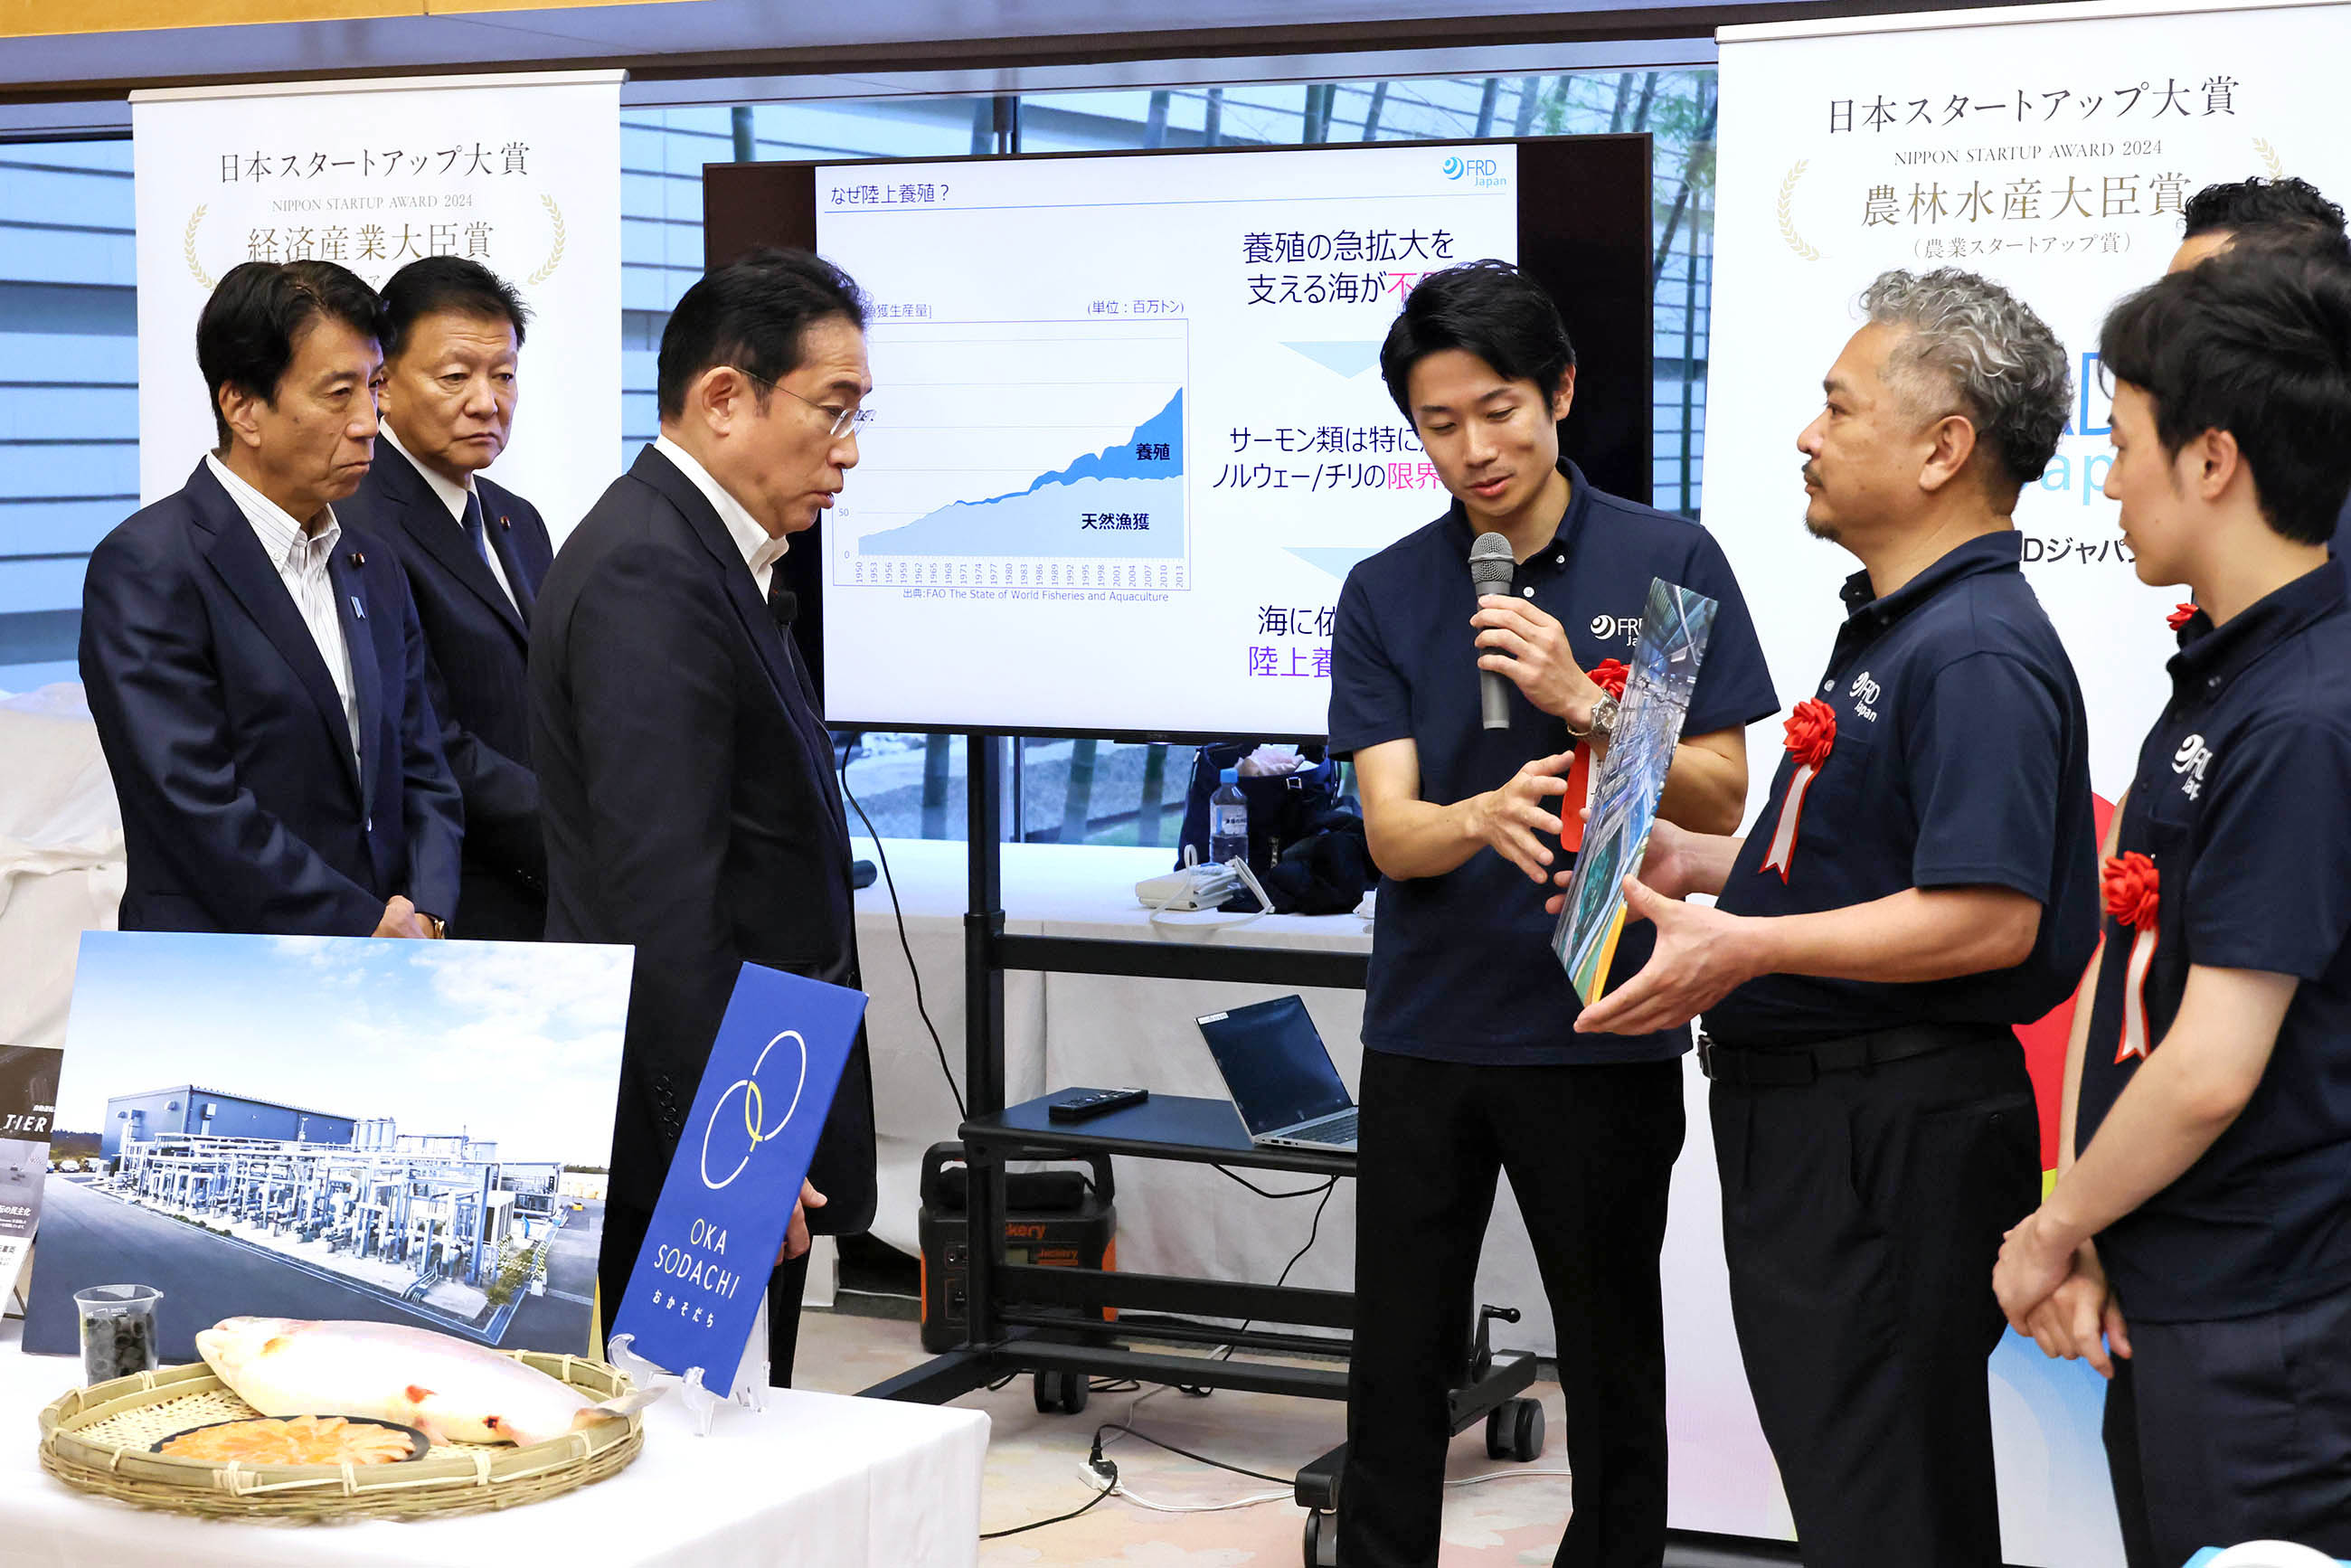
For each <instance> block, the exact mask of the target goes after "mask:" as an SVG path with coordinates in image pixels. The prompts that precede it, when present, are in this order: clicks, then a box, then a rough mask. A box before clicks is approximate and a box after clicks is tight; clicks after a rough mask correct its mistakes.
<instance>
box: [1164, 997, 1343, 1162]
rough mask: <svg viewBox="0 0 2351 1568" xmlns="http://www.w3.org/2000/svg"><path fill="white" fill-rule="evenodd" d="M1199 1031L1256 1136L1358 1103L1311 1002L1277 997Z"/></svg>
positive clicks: (1213, 1018) (1217, 1017)
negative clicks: (1335, 1063) (1318, 1024)
mask: <svg viewBox="0 0 2351 1568" xmlns="http://www.w3.org/2000/svg"><path fill="white" fill-rule="evenodd" d="M1200 1032H1201V1033H1202V1034H1203V1035H1205V1036H1207V1040H1208V1049H1209V1050H1210V1051H1213V1052H1215V1053H1216V1058H1217V1069H1218V1070H1219V1071H1222V1072H1223V1073H1224V1075H1225V1086H1226V1087H1227V1088H1228V1089H1229V1090H1231V1091H1232V1094H1233V1104H1234V1105H1235V1106H1236V1107H1237V1108H1238V1110H1239V1111H1240V1113H1241V1121H1242V1122H1243V1123H1244V1124H1246V1125H1247V1126H1248V1128H1249V1135H1250V1136H1251V1137H1262V1136H1263V1135H1264V1134H1268V1133H1278V1132H1280V1130H1281V1129H1282V1128H1284V1127H1294V1126H1296V1125H1297V1124H1299V1123H1301V1122H1310V1121H1312V1120H1313V1119H1314V1118H1316V1117H1317V1116H1328V1115H1330V1114H1332V1113H1334V1112H1338V1111H1344V1110H1346V1109H1347V1108H1348V1107H1349V1106H1350V1105H1353V1103H1354V1099H1353V1096H1351V1095H1350V1094H1348V1092H1347V1086H1346V1084H1345V1083H1343V1082H1341V1081H1340V1078H1339V1070H1338V1069H1337V1068H1335V1067H1333V1066H1332V1065H1331V1052H1330V1051H1328V1050H1326V1049H1325V1048H1324V1046H1323V1044H1322V1036H1321V1035H1320V1034H1318V1033H1316V1032H1315V1030H1314V1020H1313V1019H1311V1018H1309V1017H1308V1016H1307V1015H1306V1004H1305V1003H1304V1002H1303V1001H1301V1000H1300V999H1299V998H1296V997H1276V998H1274V999H1273V1000H1271V1001H1270V1002H1254V1003H1251V1004H1250V1005H1249V1006H1248V1007H1245V1008H1235V1009H1232V1010H1231V1011H1230V1012H1222V1013H1210V1014H1209V1015H1208V1016H1207V1018H1204V1019H1201V1020H1200Z"/></svg>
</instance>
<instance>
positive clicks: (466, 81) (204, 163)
mask: <svg viewBox="0 0 2351 1568" xmlns="http://www.w3.org/2000/svg"><path fill="white" fill-rule="evenodd" d="M621 78H622V73H621V72H618V71H568V72H539V73H531V74H527V75H502V76H479V77H440V78H385V79H382V80H366V81H328V82H299V83H296V82H287V83H270V84H262V85H258V86H246V87H230V88H217V89H215V88H206V89H169V90H161V91H153V92H141V93H134V94H132V95H131V135H132V140H133V143H134V146H133V152H132V162H133V167H134V169H135V172H136V177H137V183H138V184H137V193H136V197H135V205H136V210H137V225H138V246H137V248H138V268H139V278H138V281H139V426H140V449H139V495H140V500H141V504H142V505H144V504H147V503H151V502H153V501H155V500H158V499H160V498H161V497H163V496H166V495H169V494H170V493H171V492H172V491H174V490H176V489H178V488H179V487H180V486H182V485H183V484H185V483H186V482H187V477H188V470H189V469H190V468H191V467H193V465H194V464H195V461H196V459H197V457H198V455H201V454H202V453H203V452H204V451H206V450H207V449H209V448H211V447H212V446H213V444H214V427H213V420H212V413H211V408H210V405H209V402H208V398H207V394H206V392H205V388H204V377H203V376H202V374H201V373H199V371H197V368H196V363H195V354H194V351H193V350H194V344H195V327H196V318H197V315H198V314H199V313H200V312H201V311H202V310H203V309H204V301H205V300H206V299H208V298H210V297H211V295H212V291H213V289H214V287H215V286H216V285H217V284H218V283H219V281H220V279H221V277H223V276H224V275H225V274H226V273H227V272H228V270H229V269H230V268H231V267H235V266H236V265H238V264H239V263H240V262H247V261H268V262H287V261H331V262H336V263H339V264H340V265H341V266H344V267H349V268H350V269H351V270H352V271H353V272H355V273H357V274H359V276H360V277H362V278H364V279H365V280H366V281H367V282H368V283H369V284H370V285H371V286H373V287H381V286H382V284H383V283H384V281H385V280H386V279H387V278H389V277H391V276H392V274H393V273H394V272H397V271H398V270H399V269H400V268H401V267H404V266H406V265H407V264H408V263H410V262H412V261H414V260H417V259H418V258H420V257H423V256H465V257H469V258H471V259H473V260H475V261H478V262H480V263H482V264H483V265H484V266H486V267H488V268H490V270H491V271H493V272H495V273H496V274H497V275H498V276H499V277H503V278H505V279H506V280H507V282H509V283H511V284H513V285H514V286H515V287H517V289H519V290H520V291H521V293H522V297H523V300H524V303H525V304H526V305H528V307H529V308H530V311H531V322H530V326H529V329H528V331H527V332H526V334H525V342H524V350H523V355H522V362H521V370H520V380H519V389H520V394H521V395H520V400H519V407H518V412H517V415H516V418H515V423H514V432H513V436H512V439H511V441H510V442H509V444H508V445H507V449H506V451H505V452H504V453H503V454H501V455H500V456H499V458H498V461H497V464H496V468H495V470H494V472H493V474H492V477H494V478H496V480H497V481H498V482H499V483H500V484H502V485H504V486H507V488H508V489H511V490H514V491H516V492H517V494H520V495H522V496H524V497H528V499H529V500H530V501H532V502H533V503H534V504H536V505H537V506H538V508H539V510H540V512H541V513H543V514H544V515H545V517H546V518H547V521H548V525H549V528H550V529H552V530H553V532H554V534H555V538H556V540H557V542H558V543H560V542H561V540H562V538H563V535H564V534H565V533H566V532H567V531H568V530H569V528H570V526H571V525H572V523H573V522H575V521H577V520H578V518H579V517H580V515H581V514H582V513H583V512H585V511H586V510H587V509H588V507H590V505H591V504H592V503H593V502H594V500H595V498H596V497H597V496H598V495H599V494H601V492H602V490H603V487H604V486H605V485H606V484H607V483H609V482H610V480H611V477H612V476H613V475H614V474H615V473H616V472H617V471H618V470H617V468H616V465H617V464H618V463H619V462H620V459H621V394H620V387H621V340H620V335H619V330H618V328H619V318H620V310H621V133H620V112H621V103H620V84H621Z"/></svg>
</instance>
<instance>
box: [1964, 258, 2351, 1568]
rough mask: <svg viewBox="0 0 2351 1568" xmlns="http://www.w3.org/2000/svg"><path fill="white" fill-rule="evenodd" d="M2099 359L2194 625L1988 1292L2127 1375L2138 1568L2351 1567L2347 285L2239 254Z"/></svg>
mask: <svg viewBox="0 0 2351 1568" xmlns="http://www.w3.org/2000/svg"><path fill="white" fill-rule="evenodd" d="M2099 350H2100V355H2101V358H2102V359H2103V360H2104V361H2105V369H2106V371H2108V373H2110V374H2111V375H2112V376H2113V377H2114V378H2115V382H2116V385H2115V399H2114V409H2115V412H2114V420H2113V437H2112V439H2113V442H2114V446H2115V462H2114V467H2113V468H2112V469H2111V470H2110V471H2109V473H2108V475H2107V477H2106V494H2107V495H2108V496H2110V497H2113V498H2115V499H2116V501H2119V502H2120V503H2121V506H2122V517H2121V521H2122V529H2123V534H2124V537H2125V538H2126V539H2128V541H2129V542H2130V546H2131V549H2132V551H2133V552H2134V555H2135V557H2136V566H2137V572H2138V575H2139V578H2140V580H2142V581H2146V582H2149V583H2185V584H2187V585H2188V586H2189V588H2190V589H2191V591H2193V593H2194V596H2195V601H2196V603H2197V604H2198V605H2199V606H2200V607H2201V608H2200V610H2199V612H2198V613H2196V614H2195V615H2194V616H2193V617H2192V618H2190V619H2189V621H2188V622H2186V623H2185V624H2183V625H2182V626H2181V627H2180V628H2179V644H2180V647H2179V653H2178V654H2177V655H2175V656H2174V657H2173V659H2172V661H2171V664H2170V672H2171V680H2172V695H2171V700H2170V702H2169V703H2168V705H2167V706H2165V708H2164V711H2163V716H2162V717H2161V718H2160V719H2158V721H2157V723H2156V727H2155V728H2154V729H2153V730H2151V731H2150V732H2149V733H2148V735H2147V743H2146V745H2145V746H2144V747H2141V748H2140V752H2139V765H2138V772H2137V777H2136V778H2135V779H2133V781H2132V784H2131V788H2130V793H2129V797H2128V799H2127V801H2126V804H2125V806H2124V809H2123V810H2122V813H2121V816H2120V819H2119V823H2118V826H2117V829H2116V844H2115V845H2114V846H2113V847H2114V849H2116V851H2117V852H2116V853H2115V854H2113V856H2112V857H2111V858H2109V859H2108V860H2107V861H2106V862H2105V904H2106V912H2107V915H2108V920H2107V924H2106V925H2105V943H2104V946H2103V947H2102V949H2101V952H2100V956H2099V958H2098V959H2097V961H2096V963H2095V967H2094V968H2093V970H2092V976H2091V979H2090V981H2089V991H2090V995H2091V997H2092V998H2093V1002H2092V1005H2091V1006H2090V1007H2088V1008H2085V1009H2082V1010H2081V1011H2080V1012H2078V1013H2077V1014H2076V1015H2075V1026H2074V1036H2073V1040H2072V1042H2071V1049H2070V1051H2069V1052H2068V1056H2067V1061H2066V1121H2067V1125H2066V1127H2065V1136H2064V1140H2063V1147H2064V1150H2065V1153H2066V1159H2065V1162H2064V1170H2063V1171H2062V1172H2061V1174H2060V1176H2059V1178H2058V1181H2057V1185H2056V1187H2055V1189H2054V1190H2053V1191H2052V1192H2051V1194H2050V1196H2049V1198H2048V1200H2047V1201H2046V1202H2045V1203H2043V1205H2042V1207H2040V1209H2039V1210H2038V1211H2037V1212H2035V1213H2034V1214H2033V1215H2032V1217H2031V1218H2028V1219H2027V1220H2025V1222H2024V1223H2023V1224H2022V1225H2020V1226H2018V1227H2017V1228H2016V1229H2015V1230H2014V1231H2013V1232H2012V1233H2011V1235H2010V1237H2009V1239H2008V1243H2007V1245H2006V1247H2005V1248H2003V1249H2002V1250H2001V1260H2000V1268H1999V1270H1998V1272H1997V1274H1996V1275H1995V1277H1994V1284H1995V1285H1996V1287H1997V1288H1998V1290H1999V1292H2000V1297H2001V1305H2002V1306H2003V1307H2004V1308H2005V1309H2006V1311H2007V1312H2008V1314H2009V1319H2010V1321H2011V1322H2013V1323H2014V1324H2016V1326H2017V1327H2018V1328H2019V1329H2020V1330H2022V1331H2023V1332H2025V1333H2031V1334H2032V1336H2033V1337H2034V1338H2035V1339H2036V1340H2038V1341H2039V1342H2040V1343H2041V1345H2042V1348H2043V1349H2044V1350H2046V1351H2048V1352H2049V1353H2050V1354H2053V1355H2066V1356H2076V1355H2085V1356H2087V1357H2089V1358H2090V1359H2091V1361H2092V1362H2093V1363H2094V1364H2095V1365H2096V1366H2097V1368H2098V1370H2099V1371H2101V1372H2103V1373H2106V1374H2107V1375H2110V1376H2111V1377H2112V1378H2113V1380H2114V1381H2113V1383H2112V1384H2111V1385H2109V1387H2108V1389H2107V1394H2106V1418H2105V1439H2106V1453H2107V1458H2108V1461H2109V1464H2110V1467H2111V1469H2112V1471H2113V1475H2114V1486H2115V1500H2116V1504H2117V1506H2118V1508H2119V1511H2120V1512H2121V1516H2122V1526H2123V1541H2124V1545H2125V1550H2126V1554H2127V1555H2128V1558H2129V1561H2130V1563H2131V1564H2132V1568H2155V1565H2157V1564H2161V1565H2163V1568H2171V1565H2172V1564H2176V1563H2181V1562H2184V1561H2186V1559H2187V1558H2188V1556H2189V1554H2190V1553H2192V1552H2195V1551H2196V1550H2197V1549H2198V1548H2199V1547H2202V1546H2225V1545H2230V1544H2232V1543H2234V1542H2240V1541H2243V1540H2247V1539H2252V1538H2283V1539H2286V1540H2291V1541H2295V1542H2304V1543H2305V1544H2308V1545H2311V1546H2314V1547H2317V1548H2318V1549H2320V1550H2321V1551H2323V1552H2326V1553H2327V1554H2328V1555H2330V1556H2335V1557H2344V1556H2351V1467H2346V1462H2345V1455H2346V1453H2351V941H2346V938H2351V810H2346V802H2351V604H2346V578H2345V571H2344V566H2343V563H2342V562H2341V561H2340V560H2338V559H2330V558H2329V556H2328V552H2327V539H2328V537H2329V536H2330V534H2331V533H2332V532H2333V529H2334V522H2335V515H2336V513H2337V511H2338V510H2339V509H2340V508H2341V507H2342V505H2343V501H2344V497H2345V496H2346V492H2351V271H2346V268H2345V267H2343V266H2342V264H2341V263H2340V262H2327V261H2323V260H2316V259H2312V258H2309V257H2301V258H2294V257H2288V256H2275V255H2272V256H2263V255H2259V254H2231V255H2230V256H2224V257H2220V258H2219V259H2217V260H2213V261H2210V262H2207V263H2205V264H2203V265H2201V266H2199V267H2196V268H2194V269H2193V270H2191V271H2189V272H2185V273H2179V274H2175V275H2173V276H2171V277H2166V278H2165V279H2164V280H2163V281H2162V282H2160V283H2158V284H2157V285H2155V286H2154V287H2150V288H2147V289H2145V290H2143V291H2142V292H2140V293H2138V294H2137V295H2134V296H2132V297H2131V298H2129V299H2126V300H2125V301H2124V302H2123V303H2122V304H2121V305H2120V306H2117V307H2116V309H2115V311H2114V313H2113V314H2112V315H2111V316H2109V317H2108V318H2107V319H2106V324H2105V332H2104V334H2103V337H2102V340H2101V342H2100V345H2099ZM2093 1237H2095V1238H2096V1241H2095V1246H2093V1245H2092V1242H2091V1238H2093ZM2110 1281H2111V1283H2109V1282H2110ZM2126 1313H2127V1322H2126V1318H2125V1314H2126ZM2102 1341H2104V1342H2105V1343H2101V1342H2102ZM2109 1345H2110V1346H2111V1350H2112V1354H2113V1356H2114V1358H2115V1359H2113V1360H2111V1361H2110V1360H2109V1358H2108V1355H2107V1354H2106V1352H2107V1348H2108V1346H2109Z"/></svg>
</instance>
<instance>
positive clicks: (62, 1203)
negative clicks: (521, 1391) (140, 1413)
mask: <svg viewBox="0 0 2351 1568" xmlns="http://www.w3.org/2000/svg"><path fill="white" fill-rule="evenodd" d="M427 949H433V951H429V952H428V951H427ZM515 954H516V948H515V947H514V946H509V945H507V944H470V945H469V944H464V943H445V944H444V943H433V944H426V943H390V942H373V943H371V942H366V941H362V940H358V939H349V940H346V939H340V938H306V939H299V940H297V939H287V938H256V937H235V936H187V935H183V934H168V933H115V932H98V933H91V934H89V936H86V937H85V938H84V946H83V952H82V957H81V967H80V970H79V972H78V977H77V984H76V989H75V1000H74V1014H73V1018H72V1020H71V1025H70V1032H69V1034H68V1043H67V1049H66V1052H65V1061H64V1068H63V1082H62V1083H61V1084H60V1086H59V1093H58V1109H57V1124H58V1127H59V1129H60V1130H61V1131H69V1132H78V1133H82V1134H95V1135H96V1141H97V1146H98V1150H99V1154H98V1157H97V1158H95V1159H84V1160H80V1161H78V1162H70V1165H78V1167H79V1168H69V1162H66V1161H57V1162H56V1168H54V1169H52V1170H50V1171H48V1172H47V1176H46V1185H45V1186H44V1188H43V1211H42V1215H41V1230H40V1235H39V1239H38V1244H37V1249H36V1252H35V1256H34V1263H33V1268H32V1280H31V1287H30V1291H29V1295H28V1302H29V1311H28V1314H27V1322H26V1334H25V1348H26V1350H28V1351H33V1352H36V1353H44V1354H66V1353H69V1352H72V1351H74V1350H75V1349H76V1348H77V1344H76V1341H77V1333H78V1329H77V1322H76V1319H75V1316H74V1312H73V1309H72V1302H71V1296H72V1292H73V1291H77V1290H80V1289H83V1288H85V1287H88V1286H90V1285H99V1284H124V1283H135V1284H145V1285H152V1286H153V1287H155V1288H156V1289H158V1290H160V1291H162V1292H163V1296H164V1301H163V1306H162V1310H161V1312H160V1314H159V1323H160V1337H161V1341H162V1354H163V1356H164V1358H165V1359H166V1360H186V1359H193V1356H194V1354H195V1349H194V1336H195V1333H197V1331H198V1330H201V1329H204V1328H207V1327H209V1326H211V1325H212V1324H213V1323H214V1322H218V1321H219V1320H221V1319H222V1318H225V1317H234V1316H237V1315H240V1314H255V1315H261V1316H271V1317H294V1318H361V1319H372V1320H376V1321H381V1322H405V1323H411V1324H414V1325H416V1326H418V1327H423V1328H431V1329H435V1330H439V1331H441V1332H443V1333H455V1334H462V1335H465V1336H466V1337H468V1338H471V1339H474V1340H476V1341H478V1342H480V1343H486V1344H493V1345H497V1346H499V1347H500V1348H504V1349H545V1350H561V1351H573V1352H579V1351H584V1350H586V1349H588V1348H590V1330H591V1319H592V1313H593V1310H594V1303H595V1277H596V1258H597V1251H598V1249H599V1247H600V1245H601V1239H602V1220H603V1207H604V1206H603V1202H602V1197H601V1193H602V1181H603V1171H604V1168H605V1166H606V1165H607V1163H608V1162H609V1158H610V1150H611V1121H612V1105H613V1098H614V1093H615V1090H616V1086H617V1081H618V1077H619V1070H620V1039H621V1028H622V1019H623V1018H624V1017H625V1014H626V1009H627V993H628V973H629V957H628V954H627V952H626V951H625V950H623V949H611V948H595V947H547V948H534V949H530V950H528V953H527V954H526V955H525V958H526V961H523V962H517V961H516V957H515ZM175 1068H176V1069H177V1070H178V1071H177V1073H176V1074H174V1073H172V1071H171V1070H172V1069H175ZM192 1070H193V1071H192ZM156 1084H160V1085H161V1086H160V1087H150V1085H156ZM525 1085H527V1086H528V1087H527V1088H526V1087H524V1086H525ZM591 1192H592V1193H593V1194H595V1196H593V1197H590V1196H585V1195H586V1194H589V1193H591Z"/></svg>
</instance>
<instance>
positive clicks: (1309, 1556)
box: [1305, 1509, 1339, 1568]
mask: <svg viewBox="0 0 2351 1568" xmlns="http://www.w3.org/2000/svg"><path fill="white" fill-rule="evenodd" d="M1305 1547H1306V1551H1305V1560H1306V1568H1339V1516H1338V1515H1337V1514H1335V1513H1325V1512H1323V1511H1322V1510H1321V1509H1316V1510H1315V1511H1313V1512H1311V1513H1310V1514H1308V1515H1307V1516H1306V1542H1305Z"/></svg>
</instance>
